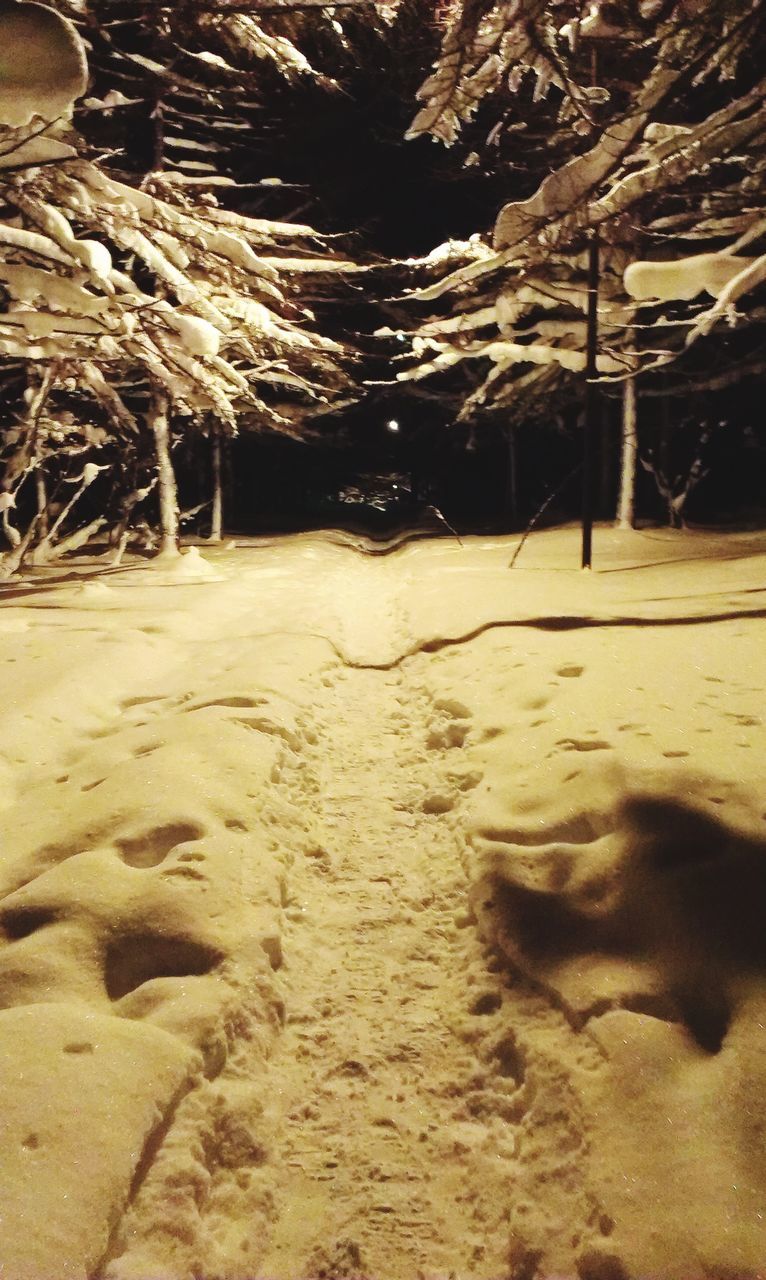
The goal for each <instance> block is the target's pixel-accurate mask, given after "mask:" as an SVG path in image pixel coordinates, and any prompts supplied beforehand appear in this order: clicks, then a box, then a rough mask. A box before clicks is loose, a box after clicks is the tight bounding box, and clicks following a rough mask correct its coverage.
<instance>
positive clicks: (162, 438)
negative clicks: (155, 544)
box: [149, 391, 178, 555]
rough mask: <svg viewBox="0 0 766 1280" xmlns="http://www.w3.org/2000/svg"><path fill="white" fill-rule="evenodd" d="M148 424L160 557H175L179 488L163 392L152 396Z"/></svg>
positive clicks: (176, 551) (166, 402)
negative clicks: (156, 482) (153, 457)
mask: <svg viewBox="0 0 766 1280" xmlns="http://www.w3.org/2000/svg"><path fill="white" fill-rule="evenodd" d="M149 425H150V427H151V429H152V433H153V435H154V448H155V453H156V455H157V475H158V478H159V485H158V487H159V495H160V555H177V554H178V488H177V486H176V477H175V472H174V470H173V462H172V460H171V457H170V427H169V425H168V398H167V395H166V394H165V393H164V392H162V391H155V392H153V394H152V399H151V404H150V406H149Z"/></svg>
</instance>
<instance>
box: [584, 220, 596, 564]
mask: <svg viewBox="0 0 766 1280" xmlns="http://www.w3.org/2000/svg"><path fill="white" fill-rule="evenodd" d="M599 283H600V262H599V235H598V230H597V229H596V228H592V229H591V233H590V244H589V245H588V310H587V317H586V329H587V343H586V353H585V424H584V428H583V456H582V557H581V564H582V568H583V569H590V568H591V565H592V561H593V489H594V470H595V468H594V461H595V458H594V454H595V452H596V425H597V416H598V407H599V392H598V386H597V383H596V379H597V378H598V291H599Z"/></svg>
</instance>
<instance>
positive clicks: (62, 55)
mask: <svg viewBox="0 0 766 1280" xmlns="http://www.w3.org/2000/svg"><path fill="white" fill-rule="evenodd" d="M0 29H1V30H2V36H3V38H2V44H1V45H0V124H2V125H9V126H11V127H12V128H17V127H19V126H21V125H27V124H29V123H30V121H32V120H33V119H34V118H35V117H38V116H39V117H41V118H42V119H43V120H55V119H56V118H57V117H58V116H60V115H63V114H65V113H68V112H69V111H71V108H72V106H73V105H74V102H75V99H77V98H79V97H80V95H81V94H83V93H84V92H85V90H86V88H87V83H88V69H87V64H86V60H85V49H84V46H83V43H82V40H81V39H80V37H79V35H78V34H77V30H76V28H75V27H74V25H73V24H72V23H71V22H70V21H69V20H68V19H67V18H64V17H62V16H61V15H60V14H58V13H56V12H55V11H54V10H53V9H49V8H48V6H47V5H42V4H35V3H26V4H17V3H15V0H2V3H0Z"/></svg>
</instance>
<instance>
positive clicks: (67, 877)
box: [0, 529, 766, 1280]
mask: <svg viewBox="0 0 766 1280" xmlns="http://www.w3.org/2000/svg"><path fill="white" fill-rule="evenodd" d="M515 546H516V540H515V539H513V538H496V539H491V538H469V539H466V540H465V542H464V544H463V545H459V544H458V543H457V542H453V541H450V540H436V541H428V540H419V541H413V542H406V541H405V542H403V543H401V544H399V545H397V546H392V547H390V548H389V549H388V553H387V554H384V555H383V554H380V551H381V547H379V546H378V547H376V551H377V552H378V554H375V555H369V554H365V552H366V550H367V548H366V547H365V545H364V544H363V543H358V542H357V541H355V540H354V539H352V538H350V537H347V536H344V535H306V536H298V537H294V538H283V539H281V540H279V541H276V542H274V543H273V544H271V545H269V544H268V543H267V542H266V541H265V540H263V539H262V540H259V541H253V542H250V543H246V544H245V545H244V546H240V547H232V546H230V545H227V547H225V548H221V549H213V548H209V549H206V550H205V555H204V557H203V556H202V555H201V554H200V553H199V550H198V549H196V548H191V549H190V550H188V551H187V552H186V553H185V554H184V555H182V556H180V557H176V558H175V559H174V560H167V561H166V560H162V559H160V560H159V561H157V562H153V563H152V564H151V565H150V566H146V565H142V564H140V563H135V562H134V563H132V564H128V565H127V566H126V567H124V568H122V569H120V570H118V571H115V570H114V569H112V570H106V571H105V570H104V569H103V567H102V566H101V565H99V562H98V561H96V560H87V559H86V560H78V562H77V564H78V567H77V569H76V570H74V571H73V569H72V566H71V565H69V566H67V567H66V569H64V568H48V569H45V570H40V571H38V572H37V573H36V574H35V577H34V580H33V581H31V582H28V583H17V584H15V585H14V588H13V592H9V595H8V598H7V600H6V601H5V603H4V607H3V610H2V617H0V694H1V695H2V705H3V709H4V710H3V735H2V741H1V742H0V805H2V808H3V828H4V847H3V853H2V859H0V1084H1V1086H2V1104H1V1112H2V1128H3V1153H4V1154H3V1164H4V1184H3V1213H2V1218H1V1219H0V1257H1V1258H2V1262H3V1275H4V1276H5V1277H7V1280H42V1277H45V1278H46V1280H53V1277H71V1278H72V1280H86V1278H90V1280H95V1278H96V1277H98V1280H150V1278H151V1280H159V1278H160V1277H161V1278H162V1280H190V1277H192V1276H193V1277H195V1278H196V1280H253V1278H254V1277H259V1278H266V1277H268V1278H269V1280H317V1278H318V1277H325V1278H326V1280H330V1278H331V1277H333V1278H335V1280H339V1278H340V1277H347V1278H348V1277H358V1278H361V1277H370V1278H374V1280H413V1278H414V1277H416V1276H427V1277H429V1278H432V1277H433V1278H435V1277H439V1280H443V1278H444V1277H447V1276H460V1277H461V1280H496V1278H497V1277H499V1276H504V1277H512V1278H513V1280H523V1278H531V1277H539V1278H542V1277H551V1276H561V1277H564V1276H566V1277H574V1276H577V1277H579V1278H580V1280H643V1278H644V1277H646V1276H657V1277H660V1276H661V1277H663V1278H664V1280H682V1278H684V1280H688V1277H690V1276H702V1275H708V1276H724V1275H726V1276H738V1277H756V1276H758V1275H760V1274H761V1272H762V1265H763V1257H764V1239H765V1237H764V1225H763V1203H764V1195H765V1194H766V1146H765V1145H764V1138H763V1126H762V1105H761V1100H762V1096H763V1090H764V1087H765V1086H766V1067H765V1065H764V1053H763V1030H762V1025H763V1017H764V1007H765V1005H766V984H765V981H764V971H765V968H766V952H765V951H764V941H763V924H762V922H763V914H764V910H765V909H766V830H765V829H764V804H763V783H762V762H763V756H764V749H765V748H766V740H765V737H764V735H765V733H766V729H765V728H764V717H763V711H762V708H763V696H764V689H766V660H765V659H764V653H765V652H766V648H765V647H764V643H763V628H764V622H763V617H762V614H763V605H762V596H763V581H764V570H765V569H766V547H764V542H763V536H762V535H747V536H744V535H743V536H739V537H735V536H728V537H724V536H722V537H718V538H712V537H708V536H703V535H692V534H685V535H684V534H674V533H671V532H663V531H654V532H652V533H645V534H635V533H631V532H624V533H623V532H619V533H618V532H616V531H614V530H607V529H598V530H597V531H596V540H595V550H596V569H595V571H594V572H592V573H590V574H583V573H582V572H581V571H580V570H579V569H578V568H577V567H576V566H577V564H578V546H577V539H576V536H575V534H574V532H573V531H566V530H564V531H551V532H547V533H543V534H537V535H533V536H532V537H531V538H530V539H529V540H528V542H527V543H526V544H525V546H524V548H523V550H522V552H521V556H520V558H519V560H518V562H517V564H516V567H515V568H514V569H513V570H509V568H508V564H509V561H510V559H511V556H512V554H513V551H514V548H515ZM211 574H213V575H214V576H211Z"/></svg>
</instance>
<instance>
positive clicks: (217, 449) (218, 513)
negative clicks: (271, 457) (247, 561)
mask: <svg viewBox="0 0 766 1280" xmlns="http://www.w3.org/2000/svg"><path fill="white" fill-rule="evenodd" d="M210 452H211V462H212V469H213V514H212V522H211V528H210V541H211V542H220V541H221V540H222V538H223V486H222V481H221V452H222V449H221V433H220V431H219V429H218V427H214V428H213V432H212V435H211V437H210Z"/></svg>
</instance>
